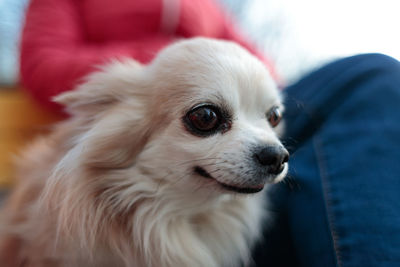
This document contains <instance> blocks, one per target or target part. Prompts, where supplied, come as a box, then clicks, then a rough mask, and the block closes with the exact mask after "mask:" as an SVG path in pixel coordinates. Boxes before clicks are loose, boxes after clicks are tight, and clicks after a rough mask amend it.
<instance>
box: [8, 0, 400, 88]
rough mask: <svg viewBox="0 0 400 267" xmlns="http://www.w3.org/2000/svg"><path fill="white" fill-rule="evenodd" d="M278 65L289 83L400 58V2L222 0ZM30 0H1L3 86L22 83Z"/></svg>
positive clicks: (371, 0)
mask: <svg viewBox="0 0 400 267" xmlns="http://www.w3.org/2000/svg"><path fill="white" fill-rule="evenodd" d="M219 1H220V2H221V3H222V4H223V5H225V6H226V7H227V8H228V9H229V10H230V11H231V13H232V14H233V15H234V17H235V18H236V21H237V23H238V24H239V26H240V27H242V29H243V30H244V32H245V33H247V34H248V35H249V36H250V37H251V38H252V39H253V40H255V41H256V42H257V43H258V45H259V46H260V48H261V49H262V50H264V51H265V52H266V53H267V54H268V55H269V56H270V57H271V58H272V59H273V60H274V61H275V64H276V66H277V69H278V72H279V73H280V74H281V75H282V77H283V78H284V80H285V81H287V82H293V81H294V80H296V79H297V78H299V76H301V75H302V74H304V73H305V72H308V71H309V70H310V69H313V68H315V67H317V66H319V65H321V64H323V63H325V62H327V61H330V60H332V59H334V58H338V57H343V56H348V55H352V54H357V53H369V52H380V53H385V54H388V55H390V56H392V57H395V58H397V59H399V58H400V34H399V27H400V16H399V11H400V1H398V0H379V1H377V0H336V1H330V0H302V1H299V0H219ZM27 2H28V0H0V84H1V85H3V86H6V85H13V84H15V83H16V82H17V80H18V68H17V62H18V41H19V33H20V29H21V25H22V22H23V16H24V10H25V7H26V5H27Z"/></svg>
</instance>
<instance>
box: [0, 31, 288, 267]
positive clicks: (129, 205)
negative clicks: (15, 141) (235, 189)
mask: <svg viewBox="0 0 400 267" xmlns="http://www.w3.org/2000/svg"><path fill="white" fill-rule="evenodd" d="M56 100H57V101H58V102H60V103H63V104H65V105H66V106H67V109H68V111H69V112H70V113H71V114H72V115H73V117H72V118H71V119H69V120H67V121H66V122H64V123H62V124H61V125H58V126H57V127H56V128H55V131H54V134H53V135H51V136H49V137H47V139H42V140H41V141H40V142H39V141H38V142H37V143H36V144H34V145H33V146H32V147H31V149H29V150H27V151H26V152H25V153H24V154H23V156H22V157H21V159H20V162H19V165H20V166H19V169H20V174H19V179H20V181H19V184H18V186H17V188H16V189H15V192H14V193H13V195H12V196H11V200H10V202H9V204H8V206H7V207H6V209H5V211H4V214H7V218H6V219H3V221H2V228H3V234H2V236H0V237H1V239H0V259H1V257H3V258H4V259H6V258H7V257H10V256H7V255H5V251H7V249H9V247H10V244H14V243H16V244H17V249H15V250H13V251H14V253H15V254H14V255H13V257H15V259H14V260H12V259H10V258H8V259H6V260H8V261H7V262H10V267H14V266H22V265H21V262H22V261H24V260H25V261H26V262H28V266H35V267H37V266H48V265H46V264H49V262H50V263H51V265H50V266H54V267H56V266H57V267H66V266H87V267H90V266H96V267H99V266H113V267H118V266H127V267H128V266H132V267H139V266H140V267H141V266H149V267H151V266H153V267H160V266H170V267H180V266H181V267H187V266H190V267H196V266H207V267H220V266H226V267H234V266H240V265H241V263H248V262H249V260H250V249H251V247H252V245H253V244H254V243H255V241H256V240H257V239H258V238H259V237H260V230H261V222H262V219H263V217H264V216H265V212H264V211H265V207H264V206H263V203H264V201H265V200H264V197H263V194H262V193H256V194H252V195H243V194H236V193H232V192H230V191H228V190H227V189H224V188H222V187H221V186H220V184H219V183H217V181H216V180H218V182H222V183H225V184H229V185H235V186H254V185H255V183H256V182H255V179H254V177H253V176H254V171H253V170H252V167H251V163H249V162H250V160H249V155H250V147H252V146H255V145H258V144H272V145H276V144H280V143H279V140H278V137H277V134H276V132H275V131H274V129H272V128H271V126H270V125H269V124H268V122H267V120H266V118H265V112H267V111H268V109H269V108H271V107H272V106H274V105H278V106H281V104H280V96H279V93H278V91H277V89H276V87H275V85H274V83H273V81H272V79H271V78H270V76H269V73H268V71H267V70H266V69H265V67H264V66H263V65H262V63H261V62H259V61H258V60H257V59H256V58H254V57H253V56H251V55H250V54H249V53H248V52H246V51H245V50H243V49H242V48H240V47H239V46H238V45H235V44H233V43H230V42H225V41H216V40H210V39H204V38H197V39H193V40H188V41H182V42H178V43H177V44H174V45H172V46H170V47H168V48H166V49H165V50H164V51H162V52H161V53H160V55H159V56H157V58H156V59H155V60H154V61H153V62H152V63H151V64H150V65H148V66H142V65H140V64H138V63H136V62H134V61H132V60H126V61H125V62H114V63H112V64H110V65H108V66H106V67H104V68H103V70H102V71H100V72H98V73H95V74H92V75H91V76H90V77H89V78H88V81H87V82H86V83H84V84H83V85H81V86H80V87H79V88H77V90H75V91H72V92H68V93H65V94H63V95H61V96H59V97H58V98H56ZM203 102H207V103H214V104H216V105H222V106H225V107H226V108H227V109H229V110H230V111H231V112H232V114H233V119H232V127H231V129H230V130H229V131H227V132H226V133H217V134H214V135H212V136H209V137H199V136H195V135H193V134H191V133H190V132H189V131H188V130H187V129H185V127H184V125H183V121H182V117H183V116H184V115H185V114H186V112H187V111H188V110H189V109H190V108H192V107H193V106H194V105H196V104H198V103H203ZM197 165H201V166H202V167H203V168H204V169H206V170H207V172H209V173H210V174H211V175H212V176H213V178H214V179H207V178H204V177H201V176H199V175H197V174H196V173H194V172H193V168H194V166H197ZM286 171H287V164H285V170H284V171H283V172H282V173H281V174H279V176H278V177H274V178H275V180H274V181H275V182H276V181H279V180H281V179H282V178H283V177H284V176H285V174H286ZM257 181H258V183H259V180H257ZM264 182H268V181H267V180H265V181H264ZM270 182H271V181H270ZM28 196H29V197H28ZM29 264H31V265H29Z"/></svg>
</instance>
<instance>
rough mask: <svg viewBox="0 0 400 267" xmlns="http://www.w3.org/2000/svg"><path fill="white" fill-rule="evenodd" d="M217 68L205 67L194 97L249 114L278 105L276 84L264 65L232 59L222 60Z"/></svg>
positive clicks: (214, 66) (194, 90) (195, 88)
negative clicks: (221, 103) (245, 111)
mask: <svg viewBox="0 0 400 267" xmlns="http://www.w3.org/2000/svg"><path fill="white" fill-rule="evenodd" d="M254 63H255V64H254ZM218 65H219V66H216V65H213V66H208V67H207V68H208V70H207V71H205V73H204V75H201V76H200V78H199V79H198V81H197V83H196V86H195V87H194V88H193V89H192V93H193V95H197V97H198V98H199V99H209V100H210V101H212V102H216V103H220V102H224V103H223V104H226V105H229V106H232V108H235V109H241V110H247V111H249V112H250V111H252V110H256V109H258V108H266V107H267V106H270V105H273V104H277V103H279V102H280V98H279V93H278V90H277V88H276V85H275V83H274V81H273V80H272V78H271V76H270V74H269V72H268V71H267V70H266V69H265V67H264V66H261V65H260V64H258V63H257V62H255V61H250V62H244V61H243V59H242V58H234V57H233V58H229V59H228V60H227V59H226V58H225V59H222V60H221V61H220V62H219V64H218Z"/></svg>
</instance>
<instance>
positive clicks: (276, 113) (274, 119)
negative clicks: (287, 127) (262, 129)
mask: <svg viewBox="0 0 400 267" xmlns="http://www.w3.org/2000/svg"><path fill="white" fill-rule="evenodd" d="M266 116H267V119H268V122H269V124H270V125H271V126H272V127H276V126H277V125H278V124H279V122H280V121H281V119H282V113H281V111H280V109H279V107H277V106H275V107H273V108H271V109H270V110H269V111H268V112H267V114H266Z"/></svg>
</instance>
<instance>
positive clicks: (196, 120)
mask: <svg viewBox="0 0 400 267" xmlns="http://www.w3.org/2000/svg"><path fill="white" fill-rule="evenodd" d="M187 119H188V121H189V122H190V124H191V125H192V126H193V127H194V128H195V129H196V130H198V131H201V132H208V131H212V130H214V129H215V128H216V127H218V125H219V118H218V115H217V112H216V111H215V110H213V109H212V108H211V107H207V106H205V107H198V108H195V109H194V110H192V111H191V112H189V113H188V115H187Z"/></svg>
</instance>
